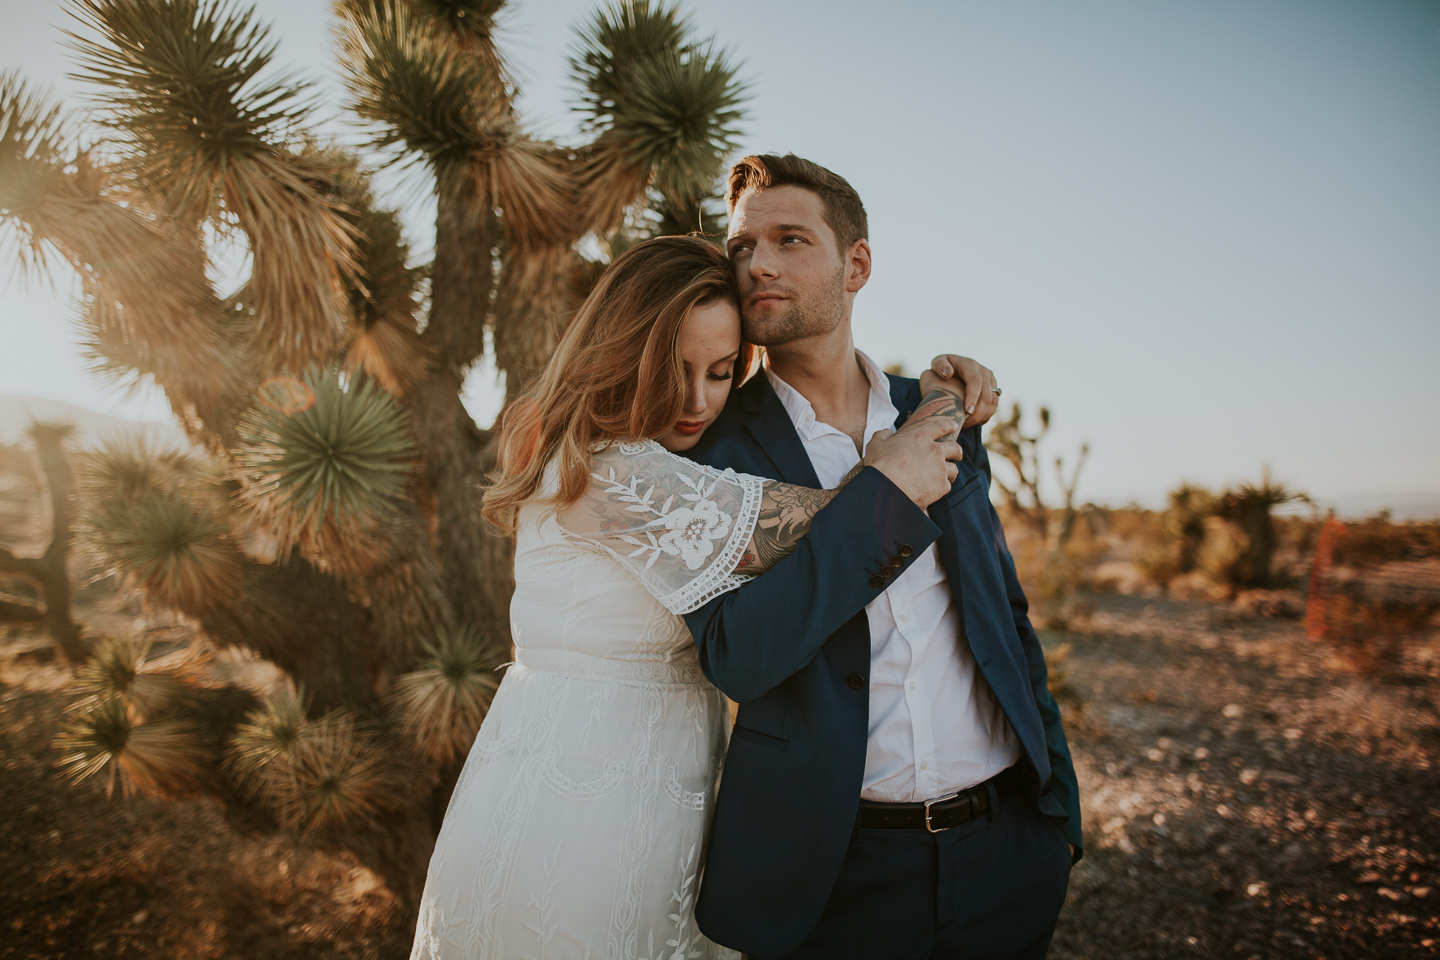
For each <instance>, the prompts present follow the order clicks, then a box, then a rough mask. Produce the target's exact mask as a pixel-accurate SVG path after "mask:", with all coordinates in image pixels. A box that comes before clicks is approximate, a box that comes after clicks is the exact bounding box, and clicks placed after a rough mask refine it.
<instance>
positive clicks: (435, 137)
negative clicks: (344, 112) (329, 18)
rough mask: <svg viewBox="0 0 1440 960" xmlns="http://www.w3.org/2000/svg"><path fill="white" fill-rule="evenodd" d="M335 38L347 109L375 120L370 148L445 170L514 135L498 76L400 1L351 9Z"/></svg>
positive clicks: (507, 96) (379, 0) (504, 88)
mask: <svg viewBox="0 0 1440 960" xmlns="http://www.w3.org/2000/svg"><path fill="white" fill-rule="evenodd" d="M341 42H342V44H343V45H344V48H345V53H346V56H345V58H344V61H343V62H344V67H345V70H346V80H347V82H348V84H349V87H350V91H351V103H350V106H351V109H352V110H354V111H355V113H356V114H357V115H358V116H359V117H361V119H363V120H367V121H370V122H372V123H374V124H376V133H375V139H374V141H373V145H374V146H375V147H377V148H379V149H388V148H392V147H400V148H402V149H403V151H404V153H405V154H407V155H409V156H410V157H411V158H420V157H423V158H424V159H425V160H427V161H428V162H429V163H430V164H431V165H432V166H433V167H434V168H436V169H437V170H445V169H450V168H454V167H458V166H461V165H464V164H466V163H468V162H469V161H470V160H471V159H472V157H474V156H475V155H476V154H477V153H483V152H487V151H490V152H493V151H496V150H503V149H504V147H505V143H506V142H507V141H508V139H510V138H512V137H513V136H515V135H516V134H517V133H518V131H517V130H516V129H515V127H514V123H513V117H512V113H511V108H510V94H509V90H508V89H507V85H506V84H505V82H504V78H503V76H501V75H499V74H498V73H497V70H496V69H495V67H494V66H492V65H491V64H489V63H487V62H486V61H485V59H484V58H477V57H473V56H467V55H466V53H465V51H464V49H463V48H462V47H461V46H459V45H457V44H456V43H454V42H453V39H452V38H451V37H449V36H446V34H445V32H444V31H441V30H438V29H436V26H435V25H434V24H433V23H431V22H430V20H429V18H427V17H425V16H424V15H417V14H416V13H415V11H414V9H413V8H412V7H411V5H410V4H409V3H406V2H404V0H376V2H374V3H367V4H364V5H360V9H352V10H350V11H349V12H348V15H347V17H346V19H345V22H344V24H343V26H342V34H341Z"/></svg>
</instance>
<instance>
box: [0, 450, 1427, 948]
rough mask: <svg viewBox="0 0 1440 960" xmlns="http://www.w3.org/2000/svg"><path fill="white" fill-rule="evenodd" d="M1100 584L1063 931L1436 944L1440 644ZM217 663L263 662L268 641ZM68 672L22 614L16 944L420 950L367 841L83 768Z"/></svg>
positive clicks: (7, 704)
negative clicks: (300, 831)
mask: <svg viewBox="0 0 1440 960" xmlns="http://www.w3.org/2000/svg"><path fill="white" fill-rule="evenodd" d="M0 487H4V488H5V489H0V531H3V532H4V534H5V540H6V541H7V542H8V543H9V544H10V545H11V546H13V547H15V548H16V549H17V551H18V552H21V553H35V552H38V550H39V549H40V548H41V547H42V546H43V540H42V535H43V533H44V531H45V530H47V529H48V520H47V519H46V518H45V517H43V516H42V515H41V514H40V512H39V511H37V510H35V509H34V507H35V506H37V505H38V504H37V501H38V500H39V498H38V488H37V487H36V486H35V484H34V481H33V478H31V477H25V476H22V475H20V474H18V473H16V472H9V473H8V474H7V473H6V471H0ZM11 488H13V489H11ZM89 576H90V573H88V572H85V571H80V570H77V578H78V579H79V580H81V581H82V582H83V581H84V580H85V579H86V578H87V577H89ZM6 586H7V588H8V589H20V587H19V586H18V585H16V584H13V583H12V584H8V585H6ZM79 599H80V601H81V603H80V609H79V616H80V619H81V620H83V621H85V622H86V623H87V624H89V626H90V628H91V630H92V631H93V632H112V633H114V632H136V631H141V632H147V633H148V634H149V635H150V636H151V638H152V639H156V640H159V641H160V642H161V643H162V644H164V645H165V646H167V647H173V646H176V645H179V644H183V643H185V642H187V641H188V639H189V631H188V630H187V629H186V628H185V627H184V625H183V624H176V623H174V622H170V621H167V620H165V619H164V618H163V617H156V616H154V615H151V614H147V612H146V611H145V610H143V609H142V608H141V605H140V604H139V603H138V602H137V601H136V600H135V599H134V598H133V597H126V596H123V595H121V596H117V595H115V594H114V593H113V590H111V589H110V587H109V585H108V584H107V583H106V582H103V581H102V582H100V583H96V584H92V585H90V586H84V587H82V588H81V590H80V592H79ZM1095 602H1096V606H1097V610H1096V612H1095V614H1094V616H1093V618H1092V620H1091V622H1090V624H1089V626H1088V628H1087V629H1086V631H1085V632H1084V633H1083V634H1080V635H1072V636H1060V635H1047V636H1046V638H1045V640H1046V643H1047V646H1048V647H1050V648H1052V649H1055V648H1058V647H1060V646H1062V645H1064V644H1067V643H1068V644H1070V652H1069V655H1068V658H1066V659H1065V660H1064V662H1063V664H1062V665H1061V670H1063V672H1064V674H1065V682H1066V683H1067V684H1068V687H1069V688H1070V689H1071V690H1072V691H1073V692H1074V695H1075V697H1076V699H1073V700H1066V701H1065V703H1066V709H1067V726H1068V728H1069V730H1070V735H1071V744H1072V746H1073V748H1074V752H1075V756H1076V762H1077V767H1078V768H1079V772H1080V782H1081V788H1082V791H1083V801H1084V807H1085V831H1086V836H1087V844H1086V845H1087V850H1088V853H1087V855H1086V857H1085V859H1084V860H1083V861H1082V862H1081V863H1080V864H1079V866H1078V867H1077V868H1076V870H1075V872H1074V874H1073V876H1072V880H1071V891H1070V896H1069V901H1068V905H1067V907H1066V909H1065V911H1064V913H1063V915H1062V917H1061V922H1060V927H1059V930H1058V931H1057V935H1056V939H1055V944H1054V947H1053V948H1052V950H1051V952H1050V956H1051V957H1053V958H1056V960H1072V958H1087V960H1125V958H1169V957H1182V958H1185V957H1197V958H1202V957H1223V958H1231V957H1235V958H1252V957H1258V958H1266V960H1270V958H1277V960H1278V958H1336V960H1338V958H1358V957H1416V956H1430V955H1434V954H1435V953H1436V952H1437V951H1436V945H1437V943H1440V917H1437V915H1440V871H1437V869H1436V865H1437V857H1440V791H1437V789H1436V787H1437V785H1440V784H1437V779H1440V778H1437V773H1436V765H1437V763H1440V713H1437V711H1440V685H1437V682H1436V681H1437V675H1440V643H1437V642H1435V640H1434V639H1433V638H1432V640H1431V641H1430V642H1428V643H1417V644H1412V645H1411V646H1410V647H1408V648H1407V656H1406V659H1405V660H1404V662H1402V663H1400V664H1398V665H1395V666H1393V667H1391V668H1390V669H1389V670H1388V672H1387V673H1386V674H1385V675H1384V676H1379V677H1364V676H1360V675H1357V674H1355V673H1353V672H1352V671H1351V670H1350V669H1349V668H1348V666H1347V665H1346V663H1344V662H1343V661H1341V660H1339V659H1338V658H1336V657H1335V655H1334V652H1333V651H1332V650H1331V649H1330V648H1329V647H1327V646H1326V645H1324V644H1315V643H1311V642H1310V641H1308V640H1307V639H1306V638H1305V637H1304V634H1303V630H1302V627H1301V625H1300V622H1299V621H1298V620H1293V619H1290V620H1281V619H1267V618H1262V617H1259V616H1254V615H1246V614H1243V613H1240V612H1239V611H1238V609H1237V608H1236V607H1232V606H1230V605H1226V604H1212V603H1178V602H1170V601H1163V600H1156V599H1150V600H1146V599H1140V598H1137V597H1126V596H1118V595H1108V596H1102V597H1098V598H1096V600H1095ZM218 667H224V668H225V669H227V670H228V671H230V674H229V675H230V677H231V678H232V679H234V680H238V681H247V682H257V683H258V682H261V681H263V679H264V678H263V676H259V677H257V675H258V674H263V671H264V667H263V665H261V664H258V663H245V662H234V663H229V664H217V668H218ZM65 679H66V674H65V672H64V671H63V670H62V669H61V668H60V667H59V666H58V665H57V664H56V663H55V662H54V660H53V657H52V655H51V652H50V648H49V644H48V641H47V640H46V638H45V637H44V636H43V635H41V634H39V633H37V632H36V631H35V630H33V629H32V628H21V627H14V626H12V627H9V628H6V627H4V626H0V960H20V958H26V960H31V958H34V960H40V958H46V960H59V958H77V957H87V958H90V957H137V958H138V957H147V958H149V957H154V958H159V957H167V958H168V957H176V958H212V957H213V958H219V957H225V958H236V960H272V958H296V960H298V958H315V960H328V958H370V957H376V958H380V957H385V958H391V957H404V956H406V955H407V954H408V948H409V943H408V940H409V937H408V933H409V931H408V930H407V929H406V925H405V923H404V922H403V920H402V919H401V918H400V917H399V916H398V912H397V911H396V909H395V905H394V901H393V900H392V899H391V897H390V896H389V894H388V893H387V892H386V891H385V890H384V888H383V887H382V886H381V885H380V883H379V881H378V879H377V878H376V877H375V876H374V875H373V874H371V873H370V872H369V871H368V870H366V869H364V868H363V867H361V866H360V865H359V864H358V863H356V862H355V861H354V860H353V859H348V858H346V857H343V856H335V855H333V854H330V853H327V852H325V851H323V850H318V849H315V848H313V847H312V846H311V845H309V844H307V843H305V842H304V841H302V840H300V839H299V838H296V837H292V836H288V835H285V834H282V833H277V832H275V831H273V830H269V829H266V828H264V827H263V826H260V825H257V824H254V823H248V822H237V821H234V820H232V819H230V818H228V817H227V816H226V814H225V813H224V811H223V810H222V808H221V807H220V805H219V804H217V803H215V802H213V801H210V800H206V799H198V798H196V799H186V800H180V801H161V800H154V799H143V798H136V799H129V800H120V799H114V800H111V799H107V798H106V796H105V794H104V791H103V789H102V788H101V787H100V786H99V785H96V784H90V783H86V784H81V785H79V786H72V785H70V784H69V783H68V782H66V781H65V780H64V778H63V777H62V776H61V774H60V773H59V772H58V771H57V769H56V766H55V763H56V760H57V759H58V756H57V753H56V751H55V750H54V749H53V747H52V746H51V740H52V738H53V736H54V733H55V731H56V729H57V727H58V726H59V724H60V723H61V720H62V711H63V709H64V707H65V706H66V704H67V703H68V702H69V699H70V698H69V696H68V695H67V694H66V693H65V691H64V683H65Z"/></svg>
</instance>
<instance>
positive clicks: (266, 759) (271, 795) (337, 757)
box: [232, 689, 395, 830]
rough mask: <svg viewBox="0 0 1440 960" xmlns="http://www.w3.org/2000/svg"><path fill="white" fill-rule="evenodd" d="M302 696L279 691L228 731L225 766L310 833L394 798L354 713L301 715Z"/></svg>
mask: <svg viewBox="0 0 1440 960" xmlns="http://www.w3.org/2000/svg"><path fill="white" fill-rule="evenodd" d="M303 701H304V693H303V691H299V690H289V689H282V690H280V691H277V692H276V693H274V694H271V695H270V696H269V697H267V698H266V700H265V702H264V703H263V704H262V705H261V707H260V708H258V709H256V710H254V711H251V713H250V714H249V715H248V716H247V717H246V718H245V722H244V723H243V724H241V725H240V727H239V728H238V730H237V731H236V736H235V739H234V742H233V748H234V750H233V753H232V765H233V767H234V768H235V770H236V771H237V772H238V773H239V774H240V775H241V779H242V781H243V782H245V784H246V785H247V786H248V787H249V788H250V789H251V791H252V792H254V793H256V794H258V795H259V796H260V797H261V799H262V800H263V801H264V802H265V803H266V805H267V806H269V807H270V808H271V809H272V810H273V811H274V812H275V814H276V816H278V817H279V818H280V820H281V822H282V823H285V824H286V825H287V826H290V827H296V828H299V829H302V830H315V829H322V828H325V827H329V826H333V825H335V824H338V823H343V822H347V821H352V820H363V819H368V818H370V817H373V816H374V815H375V814H377V813H379V812H380V811H382V810H384V809H386V808H388V807H389V806H390V805H391V804H392V803H393V801H394V798H395V792H394V782H393V779H392V778H391V777H390V776H389V775H388V774H387V772H386V768H385V755H384V751H383V749H382V748H381V747H380V745H379V743H378V742H377V741H376V739H375V738H374V736H372V735H371V734H370V733H369V732H368V731H367V730H366V729H365V728H364V727H363V726H362V725H361V724H360V723H359V722H358V721H357V720H356V718H355V716H354V715H353V714H351V713H349V712H348V711H345V710H335V711H332V712H330V713H328V714H326V715H325V716H324V717H321V718H320V719H318V720H310V719H307V718H306V716H305V710H304V706H303Z"/></svg>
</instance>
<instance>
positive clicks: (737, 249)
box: [730, 243, 750, 259]
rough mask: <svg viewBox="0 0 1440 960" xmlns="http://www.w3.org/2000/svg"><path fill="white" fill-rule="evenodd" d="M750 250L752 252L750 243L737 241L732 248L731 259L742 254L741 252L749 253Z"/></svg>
mask: <svg viewBox="0 0 1440 960" xmlns="http://www.w3.org/2000/svg"><path fill="white" fill-rule="evenodd" d="M749 252H750V245H749V244H748V243H737V244H735V245H734V246H733V247H731V248H730V257H731V259H734V258H735V257H738V256H740V254H742V253H749Z"/></svg>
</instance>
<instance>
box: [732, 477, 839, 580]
mask: <svg viewBox="0 0 1440 960" xmlns="http://www.w3.org/2000/svg"><path fill="white" fill-rule="evenodd" d="M864 469H865V464H864V463H857V464H856V465H855V469H853V470H851V471H850V472H849V473H847V474H845V477H844V479H842V480H841V481H840V484H839V486H837V487H836V488H835V489H834V490H814V489H811V488H810V487H797V486H794V485H793V484H789V483H766V484H765V499H764V501H763V502H762V503H761V504H760V519H759V521H758V522H757V523H756V524H755V532H754V533H753V534H752V535H751V537H750V543H749V544H748V545H746V547H745V555H744V556H743V557H741V558H740V563H739V564H738V565H737V566H736V567H735V569H736V571H738V572H741V573H764V572H765V571H766V570H769V569H770V568H771V567H773V566H775V564H777V563H779V562H780V561H781V560H784V559H785V558H786V557H788V556H789V555H790V554H791V553H793V552H794V551H795V547H796V546H797V545H798V544H799V543H800V538H801V537H803V536H805V534H807V533H809V532H810V523H811V521H813V520H814V519H815V514H817V513H819V512H820V511H821V509H823V508H824V507H825V505H826V504H828V503H829V502H830V501H831V500H833V499H835V494H837V493H839V492H840V489H841V488H842V487H844V486H845V484H847V483H849V482H850V481H851V480H852V479H853V478H854V477H855V476H856V475H857V474H859V473H860V471H861V470H864Z"/></svg>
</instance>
